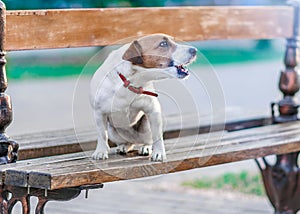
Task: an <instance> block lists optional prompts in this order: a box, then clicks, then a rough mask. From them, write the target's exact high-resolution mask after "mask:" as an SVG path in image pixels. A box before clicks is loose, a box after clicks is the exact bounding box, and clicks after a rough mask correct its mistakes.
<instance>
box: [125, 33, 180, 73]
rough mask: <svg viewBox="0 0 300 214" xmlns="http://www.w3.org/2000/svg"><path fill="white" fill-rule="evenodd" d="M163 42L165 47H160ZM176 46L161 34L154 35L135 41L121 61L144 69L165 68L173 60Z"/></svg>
mask: <svg viewBox="0 0 300 214" xmlns="http://www.w3.org/2000/svg"><path fill="white" fill-rule="evenodd" d="M163 42H165V43H166V44H167V45H166V46H161V43H163ZM175 50H176V44H175V43H174V42H173V41H172V39H171V38H170V37H169V36H167V35H163V34H154V35H150V36H146V37H143V38H141V39H139V40H135V41H134V42H133V43H131V45H130V47H129V48H128V49H127V51H126V52H125V53H124V55H123V59H124V60H127V61H130V62H132V63H133V64H135V65H139V66H142V67H145V68H166V67H168V66H169V65H170V64H171V63H172V61H173V59H172V54H173V52H174V51H175Z"/></svg>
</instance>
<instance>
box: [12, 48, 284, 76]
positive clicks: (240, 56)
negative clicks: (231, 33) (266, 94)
mask: <svg viewBox="0 0 300 214" xmlns="http://www.w3.org/2000/svg"><path fill="white" fill-rule="evenodd" d="M198 49H199V50H200V53H199V56H200V54H201V55H202V56H203V57H198V60H197V61H196V62H195V63H194V64H196V65H206V64H208V63H210V64H212V65H221V64H229V63H243V62H251V61H256V60H274V59H278V60H281V59H282V57H283V53H282V51H280V50H277V49H274V48H272V47H269V48H264V49H259V48H255V47H246V48H245V47H238V46H237V47H231V48H218V47H215V48H214V47H213V48H212V47H206V48H205V47H201V46H199V47H198ZM99 50H100V49H87V50H86V49H84V51H82V50H81V49H73V50H72V49H70V50H68V51H67V52H64V51H58V52H57V53H56V52H54V51H53V50H52V51H51V52H50V54H47V52H45V51H43V52H42V54H40V53H41V52H39V51H37V52H30V53H29V54H28V53H26V52H21V53H18V54H17V55H14V54H13V53H12V54H9V55H8V64H7V74H8V78H9V79H28V78H44V77H65V76H74V75H78V74H80V73H82V70H83V69H84V68H85V66H86V64H87V62H88V61H89V59H90V58H91V57H92V56H93V55H94V54H95V53H97V51H99ZM98 66H99V64H89V67H90V68H89V69H88V72H86V71H85V72H84V74H89V75H90V74H92V73H93V72H94V71H95V70H96V68H97V67H98Z"/></svg>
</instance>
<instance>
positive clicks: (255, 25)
mask: <svg viewBox="0 0 300 214" xmlns="http://www.w3.org/2000/svg"><path fill="white" fill-rule="evenodd" d="M293 11H294V10H293V7H290V6H276V7H275V6H274V7H270V6H261V7H256V6H253V7H252V6H251V7H226V6H222V7H221V6H220V7H172V8H171V7H170V8H118V9H111V8H110V9H76V10H74V9H68V10H27V11H7V12H6V19H7V24H6V36H5V39H6V43H5V50H6V51H13V50H27V49H45V48H68V47H83V46H105V45H111V44H115V43H116V42H118V41H120V40H122V39H124V38H128V37H134V36H142V35H146V34H152V33H165V34H169V35H172V36H175V37H176V38H177V39H180V40H184V41H196V40H211V39H273V38H290V37H292V35H293Z"/></svg>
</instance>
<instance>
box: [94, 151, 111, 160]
mask: <svg viewBox="0 0 300 214" xmlns="http://www.w3.org/2000/svg"><path fill="white" fill-rule="evenodd" d="M92 158H93V159H94V160H106V159H108V151H97V150H96V151H95V152H94V153H93V154H92Z"/></svg>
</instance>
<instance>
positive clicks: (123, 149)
mask: <svg viewBox="0 0 300 214" xmlns="http://www.w3.org/2000/svg"><path fill="white" fill-rule="evenodd" d="M107 130H108V138H109V139H110V140H111V141H112V142H113V143H115V144H116V145H117V152H118V153H120V154H126V153H128V152H131V151H133V149H134V146H135V145H134V143H128V142H127V141H126V140H125V139H124V130H121V129H117V128H115V127H113V126H111V124H110V123H108V127H107ZM122 136H123V137H122Z"/></svg>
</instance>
